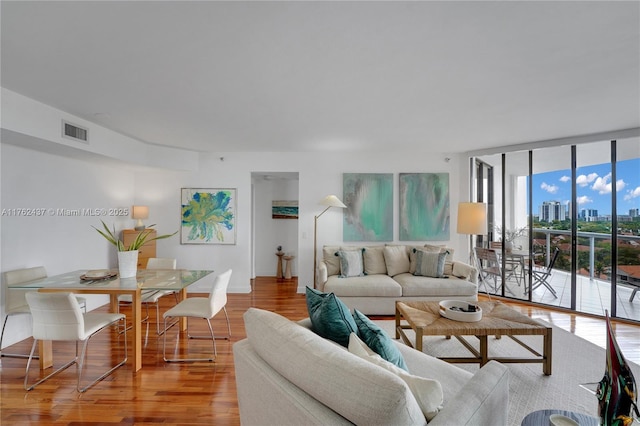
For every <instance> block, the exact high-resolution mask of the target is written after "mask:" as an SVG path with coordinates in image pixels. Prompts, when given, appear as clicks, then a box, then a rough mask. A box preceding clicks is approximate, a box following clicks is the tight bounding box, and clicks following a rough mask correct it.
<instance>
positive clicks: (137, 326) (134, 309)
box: [131, 289, 142, 372]
mask: <svg viewBox="0 0 640 426" xmlns="http://www.w3.org/2000/svg"><path fill="white" fill-rule="evenodd" d="M141 299H142V297H141V292H140V289H138V290H137V291H135V292H134V293H133V294H132V295H131V302H132V303H131V321H132V322H133V324H132V327H131V331H132V334H133V336H132V339H131V341H132V344H131V353H132V355H133V356H132V358H133V363H132V364H133V371H134V372H135V371H138V370H140V369H141V368H142V343H141V342H140V341H141V340H142V322H141V319H142V302H141Z"/></svg>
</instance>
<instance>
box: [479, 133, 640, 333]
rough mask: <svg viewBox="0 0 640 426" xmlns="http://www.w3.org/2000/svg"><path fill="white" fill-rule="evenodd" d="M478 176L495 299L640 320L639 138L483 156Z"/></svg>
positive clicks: (480, 159) (482, 288)
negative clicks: (497, 269)
mask: <svg viewBox="0 0 640 426" xmlns="http://www.w3.org/2000/svg"><path fill="white" fill-rule="evenodd" d="M488 170H491V173H487V171H488ZM476 174H477V178H478V179H477V180H475V181H474V182H473V184H474V186H475V187H476V188H477V192H478V198H477V199H476V201H482V202H487V203H488V214H489V216H490V217H489V218H488V227H489V231H488V235H487V236H486V241H482V245H483V246H484V247H487V248H489V247H493V248H494V249H495V250H496V251H498V252H499V253H500V256H501V257H502V258H503V260H502V263H501V266H502V267H503V271H502V272H503V282H504V285H503V286H501V287H494V288H496V289H498V290H497V291H496V293H497V294H500V295H502V296H505V297H510V298H516V299H523V300H530V301H532V302H536V303H542V304H548V305H553V306H559V307H563V308H569V309H573V310H577V311H579V312H585V313H590V314H596V315H604V313H605V311H608V312H609V313H610V314H611V315H613V316H617V317H620V318H628V319H633V320H638V321H640V290H639V291H638V292H637V293H638V294H637V295H635V296H633V297H632V295H633V292H634V290H635V289H637V288H638V287H640V214H639V213H640V212H639V210H638V209H639V208H640V141H639V140H638V138H627V139H622V140H615V141H610V140H606V141H597V142H589V143H582V144H576V145H570V144H567V145H564V146H553V147H543V148H537V149H532V150H526V151H516V152H508V153H502V154H491V155H486V156H478V157H476ZM479 179H481V180H482V181H480V180H479ZM489 194H490V195H491V197H489ZM556 252H557V253H556ZM481 291H487V292H493V290H492V287H488V290H487V289H485V287H481Z"/></svg>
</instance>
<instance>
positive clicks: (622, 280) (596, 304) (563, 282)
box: [480, 229, 640, 321]
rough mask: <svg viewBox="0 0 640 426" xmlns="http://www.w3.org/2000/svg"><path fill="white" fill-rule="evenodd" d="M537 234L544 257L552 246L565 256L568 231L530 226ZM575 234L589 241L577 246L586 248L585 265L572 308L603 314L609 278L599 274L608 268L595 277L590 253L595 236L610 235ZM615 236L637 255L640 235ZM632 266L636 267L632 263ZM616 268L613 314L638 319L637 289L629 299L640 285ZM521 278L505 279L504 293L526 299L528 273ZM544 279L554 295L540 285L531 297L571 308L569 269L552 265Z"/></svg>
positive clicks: (607, 237)
mask: <svg viewBox="0 0 640 426" xmlns="http://www.w3.org/2000/svg"><path fill="white" fill-rule="evenodd" d="M540 234H544V238H542V239H536V241H538V242H540V241H541V242H542V243H541V248H542V253H544V254H545V257H544V258H545V259H549V258H550V253H551V252H552V247H553V246H555V247H559V248H561V250H562V251H563V252H564V253H565V256H566V251H565V250H568V249H570V246H569V245H568V244H566V243H564V242H563V241H564V240H563V239H566V240H567V241H568V240H569V239H568V238H567V237H566V236H567V235H569V236H570V232H569V231H561V230H553V229H535V230H534V235H536V236H537V237H538V236H540ZM578 237H579V238H581V239H583V238H587V239H588V241H589V245H588V246H587V247H586V248H585V246H578V251H586V252H587V253H588V257H589V266H588V267H586V268H584V269H583V270H582V273H583V274H584V275H583V274H577V276H576V311H577V312H583V313H588V314H594V315H600V316H604V315H605V309H606V310H609V312H611V282H610V281H609V280H608V279H604V278H603V277H604V276H605V275H606V276H608V277H610V276H611V268H608V270H607V271H605V272H604V273H601V274H600V275H599V277H596V275H598V274H597V273H594V271H596V269H597V268H596V266H595V256H594V253H595V251H596V250H597V245H598V240H610V239H611V236H610V235H608V234H596V233H588V232H578ZM618 240H619V242H620V243H621V244H624V245H626V246H627V247H635V249H634V250H637V251H638V256H640V237H637V236H629V235H618ZM583 241H584V240H583ZM601 242H602V241H601ZM568 246H569V247H568ZM556 264H557V263H556ZM633 268H636V266H634V267H633ZM617 272H618V274H617V282H618V284H617V289H616V291H617V293H616V299H617V300H616V303H617V312H616V317H618V318H625V319H631V320H635V321H640V290H639V291H638V292H637V294H636V295H635V297H634V298H633V301H630V300H629V299H630V298H631V294H632V293H633V291H634V289H636V288H638V287H639V286H640V282H639V277H635V276H632V275H630V274H626V273H625V272H624V271H622V270H618V271H617ZM525 278H526V279H525V281H524V282H520V283H518V282H517V280H516V279H515V276H512V277H510V278H509V279H507V280H506V289H505V295H506V296H508V297H511V298H515V299H522V300H528V294H527V289H528V277H526V274H525ZM521 281H522V280H521ZM548 282H549V284H550V286H551V287H552V288H553V289H554V291H555V292H556V294H557V297H554V295H553V294H552V293H551V291H550V290H549V289H547V288H546V287H545V286H543V285H542V286H539V287H538V288H536V289H535V290H534V291H533V294H532V301H533V302H535V303H541V304H545V305H549V306H558V307H562V308H567V309H571V273H569V272H567V271H565V270H561V269H559V268H554V269H553V270H552V273H551V276H550V277H549V279H548ZM489 287H490V290H489V291H492V290H491V285H489ZM480 291H481V292H482V291H485V287H484V286H483V285H481V286H480Z"/></svg>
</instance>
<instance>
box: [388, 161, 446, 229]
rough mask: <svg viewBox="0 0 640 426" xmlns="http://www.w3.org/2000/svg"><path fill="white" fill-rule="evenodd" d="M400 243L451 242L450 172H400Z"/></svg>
mask: <svg viewBox="0 0 640 426" xmlns="http://www.w3.org/2000/svg"><path fill="white" fill-rule="evenodd" d="M399 192H400V200H399V203H398V207H399V209H398V210H399V215H400V236H399V237H400V241H427V240H439V241H447V240H449V173H400V177H399Z"/></svg>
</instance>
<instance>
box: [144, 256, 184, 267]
mask: <svg viewBox="0 0 640 426" xmlns="http://www.w3.org/2000/svg"><path fill="white" fill-rule="evenodd" d="M176 264H177V262H176V259H173V258H169V257H150V258H149V260H148V261H147V269H176Z"/></svg>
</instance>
